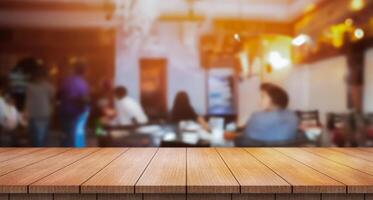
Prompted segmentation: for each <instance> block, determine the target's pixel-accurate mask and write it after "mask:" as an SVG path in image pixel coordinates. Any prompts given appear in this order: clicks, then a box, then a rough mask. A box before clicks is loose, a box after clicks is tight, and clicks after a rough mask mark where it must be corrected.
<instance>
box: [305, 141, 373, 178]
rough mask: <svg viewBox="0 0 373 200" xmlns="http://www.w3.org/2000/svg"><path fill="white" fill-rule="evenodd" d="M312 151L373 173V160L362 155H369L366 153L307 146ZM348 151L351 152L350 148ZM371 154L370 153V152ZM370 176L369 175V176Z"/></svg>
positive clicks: (372, 154)
mask: <svg viewBox="0 0 373 200" xmlns="http://www.w3.org/2000/svg"><path fill="white" fill-rule="evenodd" d="M305 150H307V151H309V152H311V153H314V154H316V155H318V156H321V157H323V158H326V159H329V160H332V161H334V162H337V163H339V164H341V165H345V166H348V167H351V168H354V169H357V170H359V171H362V172H365V173H368V174H370V175H373V162H371V161H368V160H366V159H362V158H360V157H367V158H369V157H368V155H365V154H364V153H362V154H361V153H360V151H359V152H355V151H353V152H355V153H354V156H352V155H350V154H347V153H344V151H343V150H341V152H340V151H334V150H329V149H325V148H307V149H305ZM347 152H350V150H347ZM368 154H370V153H368ZM370 156H371V157H373V153H371V154H370ZM367 177H368V178H369V176H367Z"/></svg>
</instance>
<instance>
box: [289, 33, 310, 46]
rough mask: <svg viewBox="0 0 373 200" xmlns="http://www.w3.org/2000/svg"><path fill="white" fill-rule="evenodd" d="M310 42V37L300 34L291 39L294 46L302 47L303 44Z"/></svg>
mask: <svg viewBox="0 0 373 200" xmlns="http://www.w3.org/2000/svg"><path fill="white" fill-rule="evenodd" d="M310 40H311V38H310V36H308V35H305V34H300V35H298V36H297V37H296V38H294V39H293V41H292V44H293V45H294V46H302V45H303V44H305V43H307V42H309V41H310Z"/></svg>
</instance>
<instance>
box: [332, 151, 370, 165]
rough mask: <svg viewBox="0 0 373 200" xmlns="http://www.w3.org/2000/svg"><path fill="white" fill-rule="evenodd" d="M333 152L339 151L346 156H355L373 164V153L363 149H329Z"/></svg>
mask: <svg viewBox="0 0 373 200" xmlns="http://www.w3.org/2000/svg"><path fill="white" fill-rule="evenodd" d="M327 149H330V150H333V151H338V152H341V153H343V154H346V155H350V156H354V157H357V158H361V159H364V160H368V161H372V162H373V152H370V151H364V150H362V149H361V148H327Z"/></svg>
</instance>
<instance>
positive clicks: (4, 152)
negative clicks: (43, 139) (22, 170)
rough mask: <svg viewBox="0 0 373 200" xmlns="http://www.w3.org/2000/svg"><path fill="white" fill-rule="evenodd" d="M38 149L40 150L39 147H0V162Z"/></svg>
mask: <svg viewBox="0 0 373 200" xmlns="http://www.w3.org/2000/svg"><path fill="white" fill-rule="evenodd" d="M39 150H41V148H1V149H0V162H3V161H7V160H10V159H12V158H17V157H19V156H23V155H27V154H30V153H32V152H35V151H39Z"/></svg>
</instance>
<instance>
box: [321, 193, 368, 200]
mask: <svg viewBox="0 0 373 200" xmlns="http://www.w3.org/2000/svg"><path fill="white" fill-rule="evenodd" d="M321 199H322V200H364V194H322V196H321Z"/></svg>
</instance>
